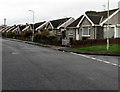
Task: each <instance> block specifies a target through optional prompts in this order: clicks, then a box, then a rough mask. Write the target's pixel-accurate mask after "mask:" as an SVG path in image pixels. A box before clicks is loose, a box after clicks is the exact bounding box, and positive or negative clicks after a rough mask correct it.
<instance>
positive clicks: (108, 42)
mask: <svg viewBox="0 0 120 92" xmlns="http://www.w3.org/2000/svg"><path fill="white" fill-rule="evenodd" d="M109 15H110V13H109V0H108V21H107V22H108V23H107V51H109V44H110V41H109Z"/></svg>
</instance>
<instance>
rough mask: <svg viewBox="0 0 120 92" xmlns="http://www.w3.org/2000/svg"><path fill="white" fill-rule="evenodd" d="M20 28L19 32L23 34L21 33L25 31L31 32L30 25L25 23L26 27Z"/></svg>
mask: <svg viewBox="0 0 120 92" xmlns="http://www.w3.org/2000/svg"><path fill="white" fill-rule="evenodd" d="M22 28H23V29H21V32H23V33H24V32H26V31H30V30H32V24H28V23H26V25H23V26H22Z"/></svg>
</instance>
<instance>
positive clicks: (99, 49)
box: [77, 44, 120, 52]
mask: <svg viewBox="0 0 120 92" xmlns="http://www.w3.org/2000/svg"><path fill="white" fill-rule="evenodd" d="M77 49H78V50H84V51H96V52H120V44H113V45H110V46H109V51H107V49H106V45H101V46H89V47H84V48H77Z"/></svg>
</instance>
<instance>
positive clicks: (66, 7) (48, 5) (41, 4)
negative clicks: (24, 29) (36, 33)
mask: <svg viewBox="0 0 120 92" xmlns="http://www.w3.org/2000/svg"><path fill="white" fill-rule="evenodd" d="M107 1H108V0H0V25H2V24H3V22H4V21H3V20H4V18H6V19H7V25H14V24H25V23H32V12H30V11H28V10H34V11H35V22H42V21H49V20H53V19H59V18H63V17H74V18H78V17H79V16H81V15H82V14H84V13H85V11H88V10H94V11H103V10H104V7H103V5H106V8H105V9H107ZM118 2H119V0H110V9H115V8H118Z"/></svg>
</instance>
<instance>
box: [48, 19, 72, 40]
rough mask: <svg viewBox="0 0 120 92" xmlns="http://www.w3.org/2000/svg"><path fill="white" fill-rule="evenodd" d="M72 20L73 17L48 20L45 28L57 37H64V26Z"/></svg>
mask: <svg viewBox="0 0 120 92" xmlns="http://www.w3.org/2000/svg"><path fill="white" fill-rule="evenodd" d="M73 21H74V18H72V17H70V18H62V19H57V20H52V21H49V22H48V25H47V30H48V31H49V32H50V34H51V35H54V36H57V37H58V38H63V39H64V38H65V33H66V27H67V26H68V25H69V24H71V23H72V22H73Z"/></svg>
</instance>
